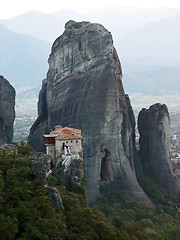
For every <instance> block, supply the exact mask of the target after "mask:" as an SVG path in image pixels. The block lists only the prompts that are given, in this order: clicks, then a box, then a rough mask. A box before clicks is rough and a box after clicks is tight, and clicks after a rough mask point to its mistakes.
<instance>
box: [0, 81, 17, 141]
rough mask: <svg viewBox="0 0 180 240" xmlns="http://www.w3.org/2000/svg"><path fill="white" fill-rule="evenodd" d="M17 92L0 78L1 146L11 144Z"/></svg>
mask: <svg viewBox="0 0 180 240" xmlns="http://www.w3.org/2000/svg"><path fill="white" fill-rule="evenodd" d="M14 106H15V90H14V88H13V87H12V86H11V85H10V83H9V82H8V81H7V80H6V79H5V78H4V77H3V76H0V145H1V144H4V143H11V142H12V138H13V124H14V118H15V110H14Z"/></svg>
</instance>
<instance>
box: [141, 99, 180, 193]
mask: <svg viewBox="0 0 180 240" xmlns="http://www.w3.org/2000/svg"><path fill="white" fill-rule="evenodd" d="M169 125H170V120H169V113H168V109H167V106H166V105H165V104H160V103H157V104H154V105H152V106H151V107H150V108H149V109H145V108H144V109H142V110H141V112H140V113H139V117H138V129H139V133H140V140H139V143H140V156H141V160H142V167H143V170H144V172H147V171H148V172H150V174H154V176H155V177H156V178H157V181H158V183H159V184H161V185H162V186H163V187H165V188H166V189H167V190H168V192H169V193H171V194H173V195H176V196H178V197H180V181H179V179H178V178H177V177H176V176H175V174H174V172H173V169H172V165H171V162H170V154H169Z"/></svg>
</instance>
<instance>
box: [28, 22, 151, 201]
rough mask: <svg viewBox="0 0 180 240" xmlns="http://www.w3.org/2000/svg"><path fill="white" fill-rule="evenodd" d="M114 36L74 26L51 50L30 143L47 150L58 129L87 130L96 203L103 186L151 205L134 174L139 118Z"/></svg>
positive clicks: (90, 190)
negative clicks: (136, 118)
mask: <svg viewBox="0 0 180 240" xmlns="http://www.w3.org/2000/svg"><path fill="white" fill-rule="evenodd" d="M121 76H122V72H121V65H120V62H119V59H118V56H117V53H116V50H115V48H114V47H113V41H112V36H111V34H110V33H109V32H108V31H107V30H106V29H105V28H104V27H103V26H102V25H100V24H92V23H89V22H81V23H77V22H74V21H69V22H68V23H67V24H66V26H65V31H64V33H63V35H62V36H60V37H59V38H58V39H57V40H56V41H55V42H54V44H53V46H52V52H51V54H50V57H49V71H48V73H47V79H46V80H45V81H44V82H43V86H42V90H41V92H40V97H39V116H38V119H37V120H36V122H35V123H34V125H33V126H32V128H31V132H30V136H29V143H30V144H31V145H32V146H33V147H34V148H35V150H37V151H41V150H43V149H44V143H43V140H42V137H41V136H42V134H43V133H45V132H48V131H50V130H51V129H53V128H54V127H55V126H56V125H58V124H60V125H62V126H70V127H75V128H78V129H81V130H82V135H83V139H84V144H83V155H84V168H85V179H86V189H87V197H88V201H89V204H90V205H92V204H94V203H95V202H96V199H97V196H98V194H99V187H100V184H101V183H109V182H111V183H113V184H114V185H115V186H116V187H117V188H118V189H119V190H120V191H121V192H123V193H129V194H130V195H131V196H132V197H134V198H136V199H138V200H140V201H143V202H146V203H150V200H149V199H148V197H147V196H146V194H145V193H144V192H143V190H142V189H141V187H140V186H139V184H138V182H137V180H136V175H135V170H134V163H133V159H134V131H135V130H134V125H135V121H134V114H133V111H132V108H131V105H130V101H129V98H128V96H127V95H125V93H124V89H123V86H122V82H121Z"/></svg>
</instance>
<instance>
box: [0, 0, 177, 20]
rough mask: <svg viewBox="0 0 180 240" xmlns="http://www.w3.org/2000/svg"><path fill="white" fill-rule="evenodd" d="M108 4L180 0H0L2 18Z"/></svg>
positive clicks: (173, 4) (165, 3)
mask: <svg viewBox="0 0 180 240" xmlns="http://www.w3.org/2000/svg"><path fill="white" fill-rule="evenodd" d="M107 6H122V7H147V8H149V7H169V8H180V0H90V1H86V0H0V19H5V18H11V17H13V16H16V15H20V14H22V13H24V12H27V11H29V10H38V11H41V12H46V13H48V12H54V11H58V10H61V9H64V8H71V9H75V10H78V11H79V12H80V13H83V12H85V11H88V10H90V9H96V8H102V7H107Z"/></svg>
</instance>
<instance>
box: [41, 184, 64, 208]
mask: <svg viewBox="0 0 180 240" xmlns="http://www.w3.org/2000/svg"><path fill="white" fill-rule="evenodd" d="M45 187H46V189H47V191H48V196H49V199H50V200H51V201H52V202H53V203H54V205H55V206H58V207H59V208H60V209H61V211H64V205H63V202H62V198H61V195H60V192H59V191H58V190H57V189H56V188H54V187H49V186H47V185H46V186H45Z"/></svg>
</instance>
